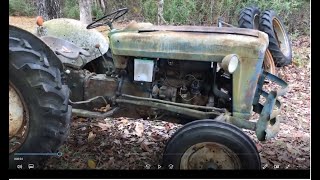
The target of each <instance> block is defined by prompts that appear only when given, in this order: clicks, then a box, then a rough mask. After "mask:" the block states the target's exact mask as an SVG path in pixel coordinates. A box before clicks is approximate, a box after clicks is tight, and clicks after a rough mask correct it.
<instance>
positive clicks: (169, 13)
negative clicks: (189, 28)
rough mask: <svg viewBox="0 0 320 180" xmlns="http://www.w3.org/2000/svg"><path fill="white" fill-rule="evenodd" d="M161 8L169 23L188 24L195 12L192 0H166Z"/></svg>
mask: <svg viewBox="0 0 320 180" xmlns="http://www.w3.org/2000/svg"><path fill="white" fill-rule="evenodd" d="M163 9H164V12H163V14H164V15H163V17H164V19H165V20H167V21H168V22H169V23H170V24H178V25H181V24H190V23H192V22H191V21H190V20H191V19H192V18H191V17H192V15H194V14H195V13H196V4H195V2H194V1H193V0H171V1H168V0H166V1H164V7H163Z"/></svg>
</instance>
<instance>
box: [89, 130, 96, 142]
mask: <svg viewBox="0 0 320 180" xmlns="http://www.w3.org/2000/svg"><path fill="white" fill-rule="evenodd" d="M96 136H97V135H96V134H94V133H93V132H92V131H90V132H89V135H88V142H92V141H93V140H94V138H95V137H96Z"/></svg>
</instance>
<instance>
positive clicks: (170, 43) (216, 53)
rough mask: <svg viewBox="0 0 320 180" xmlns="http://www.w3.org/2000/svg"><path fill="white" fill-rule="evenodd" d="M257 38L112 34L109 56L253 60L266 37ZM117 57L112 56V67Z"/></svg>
mask: <svg viewBox="0 0 320 180" xmlns="http://www.w3.org/2000/svg"><path fill="white" fill-rule="evenodd" d="M257 33H258V34H259V37H252V36H246V35H237V34H222V33H199V32H172V31H155V32H144V33H137V32H119V33H116V32H113V33H112V34H111V36H110V48H111V49H112V53H113V54H114V55H118V56H133V57H148V58H166V59H176V60H195V61H207V62H211V61H213V62H221V60H222V59H223V57H225V56H226V55H228V54H237V55H238V56H239V57H240V58H241V59H242V58H246V59H248V60H250V61H256V58H257V57H258V54H259V52H260V51H263V52H264V51H265V49H266V47H267V45H268V36H267V35H266V34H265V33H263V32H260V31H257ZM117 61H118V58H117V57H114V62H115V66H116V67H117V68H124V66H122V67H120V66H118V65H117Z"/></svg>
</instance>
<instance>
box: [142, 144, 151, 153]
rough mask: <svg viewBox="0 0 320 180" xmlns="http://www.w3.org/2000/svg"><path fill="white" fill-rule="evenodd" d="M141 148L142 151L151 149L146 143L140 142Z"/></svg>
mask: <svg viewBox="0 0 320 180" xmlns="http://www.w3.org/2000/svg"><path fill="white" fill-rule="evenodd" d="M140 146H141V148H142V149H143V150H144V151H147V152H150V151H151V149H150V148H149V147H148V145H146V144H145V143H144V142H142V143H141V144H140Z"/></svg>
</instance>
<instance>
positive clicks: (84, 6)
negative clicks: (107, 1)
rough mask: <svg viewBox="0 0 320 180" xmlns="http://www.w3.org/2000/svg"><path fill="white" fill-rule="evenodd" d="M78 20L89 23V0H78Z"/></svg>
mask: <svg viewBox="0 0 320 180" xmlns="http://www.w3.org/2000/svg"><path fill="white" fill-rule="evenodd" d="M79 7H80V21H81V22H83V23H85V24H89V23H91V22H92V15H91V0H79Z"/></svg>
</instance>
